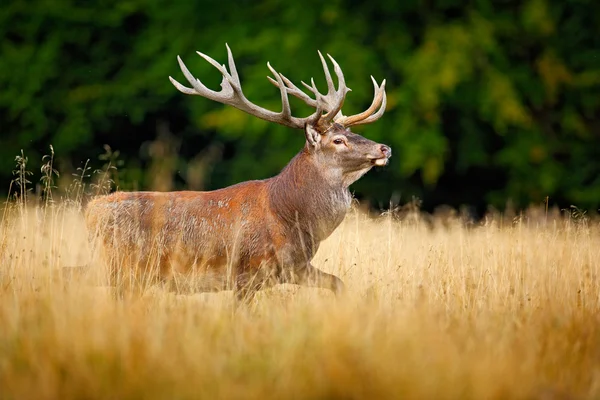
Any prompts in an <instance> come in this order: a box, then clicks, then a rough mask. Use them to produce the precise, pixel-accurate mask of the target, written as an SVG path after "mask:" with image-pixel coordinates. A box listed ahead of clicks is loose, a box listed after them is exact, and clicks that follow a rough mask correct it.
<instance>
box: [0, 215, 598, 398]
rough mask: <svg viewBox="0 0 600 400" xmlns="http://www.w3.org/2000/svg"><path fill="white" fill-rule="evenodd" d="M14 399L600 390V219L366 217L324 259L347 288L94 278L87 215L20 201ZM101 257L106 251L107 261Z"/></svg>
mask: <svg viewBox="0 0 600 400" xmlns="http://www.w3.org/2000/svg"><path fill="white" fill-rule="evenodd" d="M0 217H1V218H2V220H1V221H2V226H1V227H0V262H1V264H0V398H1V399H4V400H9V399H40V400H41V399H129V398H136V399H197V398H206V399H217V398H219V399H288V398H311V399H359V398H373V399H384V398H398V399H593V398H600V317H599V314H598V311H599V307H598V306H599V293H600V285H599V281H598V272H599V261H600V225H599V224H598V222H594V221H593V220H588V219H586V218H585V217H581V218H571V217H568V216H567V217H564V216H562V217H561V216H557V215H556V214H551V215H549V216H544V215H542V216H541V217H539V216H538V217H536V218H533V217H532V218H528V217H523V218H518V219H515V220H502V219H499V218H490V219H488V220H487V221H486V222H483V223H481V224H478V225H473V226H469V227H465V225H464V224H462V223H460V220H458V219H455V220H452V219H451V220H448V221H445V223H444V224H442V223H441V220H439V222H440V223H439V224H438V223H436V222H438V220H434V224H433V225H431V224H426V223H425V222H424V221H423V220H422V219H420V218H418V217H415V218H410V217H409V218H403V219H399V218H396V217H394V216H393V214H392V213H388V214H387V215H382V216H378V217H372V216H367V215H366V214H364V213H362V212H358V211H353V212H352V213H350V214H349V215H348V216H347V218H346V220H345V221H344V223H343V224H342V226H341V227H340V228H339V229H338V230H337V231H336V232H335V233H334V234H333V235H332V236H331V237H330V238H329V239H328V240H327V241H326V242H324V243H323V245H322V247H321V249H320V250H319V252H318V254H317V257H316V259H315V260H314V261H315V262H314V264H315V265H316V266H317V267H319V268H322V269H324V270H326V271H328V272H333V273H335V274H337V275H338V276H340V277H341V278H342V279H343V280H344V281H345V283H346V284H347V286H348V293H347V295H345V296H343V297H340V298H335V297H334V296H333V295H332V294H331V293H329V292H327V291H325V290H320V289H311V288H305V287H296V286H277V287H275V288H274V289H269V290H266V291H263V292H260V293H259V295H258V296H257V297H256V299H255V300H253V301H252V303H251V304H250V305H248V306H244V307H242V308H239V309H237V311H235V312H233V307H232V304H233V296H232V293H231V292H221V293H217V294H196V295H193V296H184V295H175V294H172V293H168V292H165V291H163V290H162V289H161V288H158V287H156V288H148V290H147V291H146V292H145V293H144V294H143V295H142V296H141V297H133V298H126V299H125V300H117V299H115V298H114V297H113V296H111V295H110V294H109V293H108V291H107V290H106V288H103V287H101V286H99V284H100V283H99V280H100V279H101V275H102V274H101V272H98V270H100V268H99V267H94V269H95V270H94V271H92V272H90V274H88V275H87V276H84V277H80V278H72V279H70V280H66V279H62V278H60V277H57V274H56V271H57V270H59V269H60V268H62V267H65V266H72V265H82V264H86V263H88V262H90V260H89V258H90V254H89V250H88V246H87V243H86V239H87V233H86V231H85V227H84V225H83V218H82V215H81V211H79V210H78V209H77V208H76V207H71V206H68V205H67V204H54V205H48V206H38V207H33V206H32V207H28V208H25V207H23V206H22V205H21V206H19V205H18V204H17V205H14V204H13V205H7V206H6V207H5V208H4V211H3V214H0ZM92 265H93V260H92Z"/></svg>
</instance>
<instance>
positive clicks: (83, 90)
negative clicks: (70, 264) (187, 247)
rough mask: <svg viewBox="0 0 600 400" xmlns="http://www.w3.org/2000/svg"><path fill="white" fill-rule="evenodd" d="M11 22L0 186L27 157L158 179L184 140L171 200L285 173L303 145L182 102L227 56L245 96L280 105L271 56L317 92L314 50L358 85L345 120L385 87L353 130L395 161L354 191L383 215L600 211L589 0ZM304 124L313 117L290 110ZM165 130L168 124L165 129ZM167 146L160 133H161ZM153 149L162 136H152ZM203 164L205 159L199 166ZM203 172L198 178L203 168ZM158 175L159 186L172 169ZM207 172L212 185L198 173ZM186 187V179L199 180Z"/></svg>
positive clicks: (388, 2) (195, 9)
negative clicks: (414, 202)
mask: <svg viewBox="0 0 600 400" xmlns="http://www.w3.org/2000/svg"><path fill="white" fill-rule="evenodd" d="M5 3H6V4H4V5H3V7H2V8H1V9H0V33H2V38H3V39H2V41H1V42H0V46H1V47H0V88H2V89H1V90H0V143H1V146H0V184H2V186H1V187H4V188H8V183H9V181H10V179H11V169H12V168H13V164H14V157H15V156H16V155H17V154H19V153H20V149H24V152H25V154H26V155H27V156H28V157H29V160H30V165H35V163H36V162H37V163H38V164H37V165H39V164H40V162H41V155H42V154H43V153H44V152H45V149H47V148H48V145H49V144H52V145H54V148H55V150H56V155H57V157H58V160H57V162H58V165H59V168H61V169H63V170H74V169H75V168H76V167H78V166H80V165H81V164H82V162H85V160H86V159H88V158H91V159H92V162H93V163H94V162H96V163H97V164H99V163H98V162H97V161H96V160H97V157H98V154H99V153H101V152H102V145H103V144H109V145H110V146H111V147H112V148H113V149H118V150H120V154H121V155H122V158H123V160H124V161H125V164H124V165H125V167H123V169H122V171H121V172H120V179H119V184H120V186H121V187H123V188H147V187H149V186H151V185H152V182H154V181H155V179H154V178H155V177H153V176H152V175H153V173H151V172H149V171H154V170H155V169H154V168H155V167H152V165H158V164H156V163H154V164H152V162H151V158H152V156H153V154H154V153H156V151H153V150H152V149H156V148H161V147H160V146H158V147H157V146H156V145H152V144H151V143H150V141H154V140H156V139H157V138H158V137H159V136H160V135H159V134H158V132H159V131H160V130H161V129H162V130H165V129H166V131H168V132H169V135H172V136H174V137H176V138H177V141H178V143H180V145H179V146H178V147H177V149H178V154H179V155H180V158H179V160H175V161H172V160H171V161H169V163H167V164H166V165H169V166H170V168H173V170H174V171H173V172H172V174H173V175H174V176H173V179H174V180H175V183H174V185H175V187H189V186H197V182H202V184H203V185H205V187H206V188H208V189H211V188H216V187H220V186H224V185H229V184H232V183H235V182H238V181H241V180H246V179H256V178H263V177H267V176H270V175H273V174H275V173H277V172H278V171H279V170H280V169H281V168H282V167H283V166H284V165H285V163H286V162H287V161H288V160H289V159H290V158H291V157H292V156H293V154H294V153H295V152H297V151H298V150H299V148H300V147H301V146H302V143H303V136H302V134H301V133H300V132H293V131H290V130H289V129H286V128H283V127H280V126H276V125H274V124H269V123H267V122H264V121H260V120H257V119H255V118H252V117H249V116H247V115H245V114H243V113H242V112H239V111H237V110H235V109H233V108H231V107H225V106H222V105H219V104H216V103H212V102H210V101H208V100H205V99H200V98H191V97H188V96H184V95H182V94H180V93H179V92H177V91H176V90H175V89H174V88H173V87H172V85H171V84H170V82H169V81H168V79H167V77H168V76H169V75H172V76H174V77H176V79H178V80H182V79H183V78H182V76H181V72H180V71H179V67H178V65H177V62H176V55H178V54H179V55H181V56H182V58H183V59H184V60H185V62H186V64H187V65H188V66H189V67H190V69H191V70H192V71H193V72H194V74H195V75H196V76H197V77H201V78H202V80H203V81H204V82H206V84H207V85H209V86H210V87H214V88H217V87H218V85H219V83H220V76H219V73H218V72H217V71H216V70H214V68H213V67H211V66H210V65H209V64H208V63H206V62H205V61H204V60H202V59H201V58H200V57H198V56H196V55H195V54H194V51H195V50H201V51H202V52H204V53H207V54H209V55H211V56H213V57H214V58H215V59H217V60H221V61H225V47H224V44H225V42H227V43H229V44H230V46H231V47H232V50H233V52H234V55H235V57H236V62H237V65H238V69H239V70H240V73H241V77H242V80H243V85H244V90H245V92H246V94H247V96H248V97H249V98H250V99H252V100H253V101H255V102H257V103H259V104H261V105H264V106H266V107H271V108H273V109H276V108H278V107H280V100H279V96H278V92H277V90H276V89H275V88H274V87H273V86H272V85H270V84H269V83H268V82H267V80H266V78H265V76H266V75H267V74H268V70H267V68H266V65H265V64H266V61H267V60H269V61H271V63H272V64H273V65H274V66H275V67H276V68H277V69H278V70H279V71H281V72H282V73H284V74H285V75H286V76H288V77H290V78H291V79H293V80H295V81H299V80H306V79H308V78H310V77H311V76H314V77H315V79H316V81H317V85H321V86H322V85H323V82H324V80H323V78H322V72H321V71H320V63H319V62H318V58H317V54H316V50H317V49H321V50H322V51H325V52H328V53H330V54H332V55H333V56H334V57H335V58H336V60H337V61H338V62H339V63H340V65H341V66H342V68H343V69H344V72H345V75H346V81H347V82H348V84H349V86H350V87H351V88H352V89H353V92H352V93H351V94H350V95H349V96H348V99H347V102H346V106H345V109H347V112H349V113H350V112H356V111H359V110H361V109H364V108H365V107H367V106H368V104H369V102H370V100H371V97H372V87H371V82H370V80H369V79H368V77H369V75H373V76H375V77H376V78H377V79H378V80H380V79H382V78H386V79H387V80H388V85H387V88H388V89H387V93H388V109H387V113H386V115H385V116H384V117H383V118H382V119H381V120H380V121H379V122H378V123H376V124H373V125H369V126H367V127H365V128H364V129H362V128H361V129H360V131H361V132H362V133H364V134H366V135H367V136H368V137H370V138H372V139H374V140H378V141H382V142H385V143H388V144H390V145H391V146H392V148H393V149H394V157H393V159H392V163H391V164H390V166H389V167H388V168H387V169H385V170H383V171H377V172H372V173H370V175H369V176H368V177H366V178H363V179H362V180H360V181H359V182H358V183H357V184H356V185H355V187H354V190H355V191H356V194H357V196H359V197H362V196H363V195H368V196H369V198H370V199H371V200H373V201H374V204H379V205H382V206H387V203H388V201H389V199H390V198H392V197H393V196H396V195H398V194H400V195H401V196H402V198H403V199H404V200H406V199H408V198H410V197H411V196H413V195H416V196H419V197H422V198H423V199H424V206H425V207H426V208H431V207H433V206H435V205H437V204H442V203H446V204H451V205H459V204H471V205H476V206H480V207H481V206H484V205H485V204H487V203H492V204H493V205H495V206H498V207H502V206H503V205H504V204H505V203H506V201H507V200H509V199H512V200H513V201H514V202H515V204H517V205H518V206H525V205H527V204H528V203H530V202H541V201H542V200H543V199H544V198H545V197H546V196H550V199H551V200H552V199H554V201H556V202H558V203H559V204H561V205H563V206H568V205H570V204H577V205H578V206H580V207H582V208H598V207H600V96H599V95H598V93H600V92H599V90H598V89H600V3H598V2H595V1H592V0H571V1H559V0H554V1H550V0H526V1H523V2H516V1H492V0H478V1H475V2H471V1H459V0H429V1H401V0H382V1H380V2H357V1H341V0H334V1H329V2H326V3H323V2H320V1H315V0H311V1H305V2H281V1H275V0H261V1H247V0H245V1H237V2H235V4H232V3H224V2H221V1H216V0H203V1H190V2H175V3H173V2H167V1H165V0H137V1H133V0H130V1H114V0H113V1H110V0H104V1H98V2H93V3H92V2H79V1H68V0H55V1H51V2H50V1H46V0H31V1H28V2H23V1H17V0H14V1H10V0H9V1H8V2H5ZM292 105H293V106H294V107H295V110H297V111H296V112H297V113H300V114H302V113H308V112H309V110H308V109H306V108H305V107H304V106H303V105H302V104H299V103H297V102H294V103H292ZM158 127H162V128H160V129H159V128H158ZM163 136H164V135H163ZM159 139H160V138H159ZM204 156H206V157H207V158H206V159H208V160H210V165H208V163H207V162H204V163H202V162H199V160H200V159H202V158H203V157H204ZM198 165H200V166H201V168H200V172H198V171H197V170H195V169H194V168H195V167H196V166H198ZM161 173H163V174H164V173H165V171H164V168H162V169H161ZM199 174H205V175H206V176H203V177H198V175H199ZM192 181H193V182H192Z"/></svg>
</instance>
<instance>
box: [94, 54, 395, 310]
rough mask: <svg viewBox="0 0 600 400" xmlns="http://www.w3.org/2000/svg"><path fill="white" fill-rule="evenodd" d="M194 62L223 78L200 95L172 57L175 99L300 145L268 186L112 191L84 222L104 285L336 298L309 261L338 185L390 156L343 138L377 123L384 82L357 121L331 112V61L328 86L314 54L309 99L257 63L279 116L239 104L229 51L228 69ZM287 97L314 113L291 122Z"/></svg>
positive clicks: (347, 198)
mask: <svg viewBox="0 0 600 400" xmlns="http://www.w3.org/2000/svg"><path fill="white" fill-rule="evenodd" d="M198 54H199V55H200V56H201V57H202V58H204V59H205V60H206V61H208V62H209V63H210V64H212V65H213V66H214V67H215V68H217V69H218V70H219V71H220V72H221V74H223V81H222V83H221V87H222V89H221V90H220V91H219V92H216V91H213V90H211V89H208V88H207V87H206V86H204V85H203V84H202V82H200V80H198V79H196V78H194V76H193V75H192V74H191V73H190V71H189V70H188V69H187V67H186V66H185V64H184V63H183V61H182V60H181V58H179V57H177V59H178V61H179V66H180V67H181V70H182V72H183V75H184V76H185V77H186V78H187V80H188V81H189V83H190V85H191V86H192V87H191V88H189V87H186V86H183V85H181V84H180V83H179V82H177V81H176V80H175V79H173V78H171V77H169V79H170V80H171V82H172V83H173V85H175V87H176V88H177V89H178V90H179V91H180V92H182V93H185V94H191V95H199V96H203V97H206V98H208V99H210V100H214V101H217V102H220V103H223V104H228V105H231V106H233V107H236V108H238V109H240V110H242V111H245V112H247V113H249V114H251V115H254V116H256V117H258V118H262V119H264V120H267V121H271V122H276V123H278V124H281V125H285V126H287V127H290V128H295V129H302V130H304V134H305V136H306V144H305V145H304V148H303V149H302V150H301V151H300V152H299V153H298V154H297V155H296V156H295V157H294V158H293V159H292V160H291V161H290V162H289V164H288V165H287V166H286V167H285V168H284V169H283V170H282V171H281V172H280V173H279V175H277V176H274V177H272V178H269V179H264V180H258V181H248V182H242V183H238V184H236V185H233V186H230V187H227V188H224V189H219V190H214V191H208V192H193V191H181V192H168V193H160V192H116V193H113V194H110V195H106V196H102V197H97V198H95V199H94V200H92V201H91V202H90V203H89V205H88V207H87V210H86V223H87V226H88V229H89V230H90V232H91V233H92V235H93V234H95V235H97V236H99V239H100V240H99V241H100V244H101V245H102V247H103V250H104V256H105V257H107V258H108V259H106V260H105V261H106V262H107V264H108V267H109V276H110V277H111V278H110V279H112V284H113V285H118V284H119V283H118V282H117V277H118V276H129V277H130V278H131V277H132V276H133V277H134V278H135V279H139V277H140V276H144V277H145V279H146V278H148V277H150V278H151V279H152V282H163V283H169V285H170V287H171V288H172V289H174V290H178V289H181V286H179V285H178V284H177V279H176V278H177V277H178V276H179V277H184V278H185V279H189V277H191V276H196V277H198V281H199V282H200V283H199V284H198V285H197V286H196V287H193V290H196V291H208V290H225V289H233V290H234V292H235V293H236V296H237V298H238V299H244V298H248V297H249V296H252V295H253V294H254V293H255V291H256V290H259V289H261V288H264V287H268V286H271V285H273V284H276V283H294V284H299V285H308V286H315V287H322V288H328V289H331V290H333V291H334V292H335V293H336V294H337V293H340V292H342V291H343V289H344V284H343V283H342V281H341V280H340V279H339V278H338V277H336V276H334V275H331V274H328V273H325V272H323V271H320V270H319V269H317V268H315V267H314V266H313V265H312V264H311V260H312V258H313V256H314V255H315V253H316V252H317V249H318V248H319V244H320V242H321V241H323V240H324V239H325V238H327V237H328V236H329V235H330V234H331V233H332V232H333V231H334V230H335V229H336V228H337V226H338V225H339V224H340V223H341V222H342V220H343V219H344V216H345V215H346V212H347V211H348V209H349V207H350V203H351V199H352V196H351V194H350V191H349V190H348V187H349V186H350V185H351V184H352V183H353V182H355V181H356V180H357V179H359V178H360V177H361V176H363V175H364V174H365V173H366V172H367V171H369V170H370V169H371V168H372V167H373V166H383V165H386V164H387V162H388V159H389V158H390V156H391V154H392V151H391V149H390V147H388V146H386V145H384V144H379V143H375V142H373V141H371V140H368V139H365V138H364V137H362V136H360V135H357V134H355V133H352V132H350V130H348V127H350V126H352V125H359V124H367V123H371V122H373V121H376V120H377V119H379V118H380V117H381V116H382V115H383V113H384V111H385V105H386V95H385V80H384V81H383V82H382V84H381V85H380V86H379V85H378V84H377V82H376V81H375V79H374V78H373V77H371V79H372V81H373V84H374V88H375V95H374V99H373V102H372V104H371V106H370V107H369V108H368V109H367V110H366V111H364V112H362V113H360V114H356V115H352V116H344V115H343V114H342V112H341V109H342V105H343V104H344V98H345V97H346V94H347V93H348V92H349V91H350V89H349V88H348V87H347V86H346V83H345V80H344V75H343V73H342V70H341V69H340V67H339V65H338V64H337V62H336V61H335V60H334V59H333V58H332V57H331V56H329V59H330V60H331V62H332V64H333V66H334V71H335V74H336V75H337V79H338V87H337V89H336V88H335V85H334V82H333V80H332V77H331V74H330V72H329V67H328V65H327V62H326V61H325V58H324V57H323V56H322V55H321V53H320V52H319V57H320V58H321V62H322V64H323V70H324V73H325V78H326V81H327V88H328V92H327V94H325V95H324V94H321V93H320V92H319V91H318V90H317V87H316V86H315V83H314V80H312V82H311V83H312V84H311V85H308V84H306V83H304V82H302V84H303V85H304V86H305V87H306V88H307V89H308V90H309V91H310V92H312V94H313V95H314V98H313V97H312V96H309V95H308V94H306V93H305V92H303V91H302V90H300V89H299V88H298V87H297V86H296V85H294V84H293V83H292V82H291V81H290V80H289V79H287V78H286V77H285V76H283V75H282V74H280V73H278V72H277V71H275V70H274V69H273V68H272V67H271V65H270V64H269V63H267V66H268V68H269V70H270V71H271V72H272V73H273V75H274V79H273V78H270V77H269V80H270V81H271V83H273V84H274V85H275V86H276V87H278V88H279V90H280V92H281V101H282V103H283V108H282V110H281V112H273V111H269V110H267V109H264V108H262V107H259V106H257V105H255V104H253V103H251V102H250V101H249V100H248V99H247V98H246V97H245V96H244V93H243V91H242V86H241V84H240V78H239V76H238V73H237V70H236V66H235V63H234V60H233V56H232V53H231V50H230V49H229V46H227V54H228V61H229V70H227V69H226V67H225V65H220V64H219V63H218V62H216V61H215V60H213V59H212V58H211V57H209V56H207V55H205V54H202V53H200V52H198ZM289 94H291V95H293V96H295V97H297V98H299V99H301V100H302V101H304V102H305V103H306V104H308V105H309V106H311V107H314V108H315V111H314V113H313V114H312V115H310V116H308V117H305V118H298V117H294V116H292V114H291V111H290V105H289V100H288V95H289ZM140 274H141V275H140ZM186 277H187V278H186ZM130 278H129V279H130ZM119 282H122V281H119ZM196 283H198V282H196Z"/></svg>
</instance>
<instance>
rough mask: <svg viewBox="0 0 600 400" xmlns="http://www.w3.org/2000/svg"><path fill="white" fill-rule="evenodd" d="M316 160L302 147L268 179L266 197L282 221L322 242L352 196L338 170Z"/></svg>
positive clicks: (340, 220)
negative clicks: (284, 165)
mask: <svg viewBox="0 0 600 400" xmlns="http://www.w3.org/2000/svg"><path fill="white" fill-rule="evenodd" d="M317 162H318V160H317V159H316V158H315V157H314V156H313V155H311V154H310V153H309V152H308V150H307V149H306V148H305V149H303V150H302V151H301V152H300V153H298V154H297V155H296V156H295V157H294V158H293V159H292V160H291V161H290V163H289V164H288V165H287V166H286V167H285V168H284V169H283V171H281V173H280V174H279V175H277V176H275V177H273V178H271V179H270V182H269V186H270V190H269V200H270V202H271V206H272V207H273V210H274V211H275V213H276V214H277V216H278V217H279V218H280V219H281V220H283V221H285V222H286V223H288V224H290V226H294V227H296V229H300V230H301V231H302V232H303V233H305V234H309V235H310V236H311V237H312V239H313V240H316V241H321V240H323V239H325V238H327V237H328V236H329V235H330V234H331V233H332V232H333V231H334V230H335V228H337V226H338V225H339V224H340V223H341V222H342V220H343V219H344V216H345V215H346V212H347V211H348V208H349V207H350V202H351V200H352V196H351V194H350V191H349V190H348V186H347V185H345V184H344V179H343V176H342V174H341V172H340V173H337V172H335V171H324V172H323V171H321V170H320V168H319V165H317Z"/></svg>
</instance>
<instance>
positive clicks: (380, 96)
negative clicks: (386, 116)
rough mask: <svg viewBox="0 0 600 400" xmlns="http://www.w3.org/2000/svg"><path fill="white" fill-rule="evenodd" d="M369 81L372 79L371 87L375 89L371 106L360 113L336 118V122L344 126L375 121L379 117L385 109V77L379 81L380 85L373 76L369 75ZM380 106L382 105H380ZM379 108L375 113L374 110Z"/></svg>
mask: <svg viewBox="0 0 600 400" xmlns="http://www.w3.org/2000/svg"><path fill="white" fill-rule="evenodd" d="M371 81H373V88H374V91H375V95H374V96H373V102H372V103H371V106H369V108H368V109H367V110H365V111H363V112H362V113H360V114H355V115H352V116H349V117H344V116H342V117H340V118H338V119H336V122H337V123H339V124H342V125H344V126H352V125H359V124H366V123H369V122H373V121H376V120H377V119H378V118H379V117H381V116H382V115H383V112H384V111H385V105H386V103H387V98H386V95H385V79H384V80H383V82H382V83H381V87H380V86H379V85H378V84H377V81H376V80H375V78H373V76H371ZM380 106H382V107H380ZM378 108H379V110H378V111H377V112H376V113H375V110H377V109H378Z"/></svg>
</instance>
